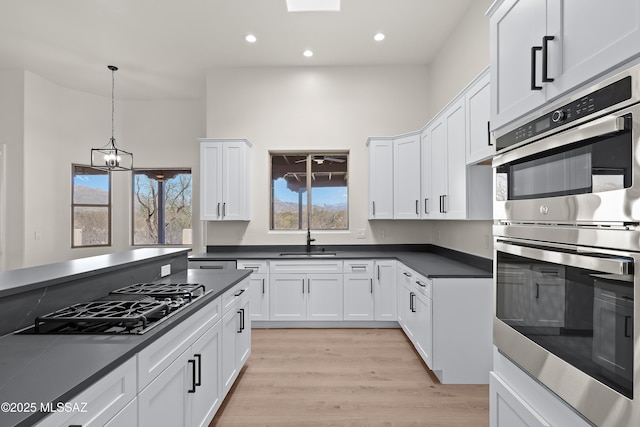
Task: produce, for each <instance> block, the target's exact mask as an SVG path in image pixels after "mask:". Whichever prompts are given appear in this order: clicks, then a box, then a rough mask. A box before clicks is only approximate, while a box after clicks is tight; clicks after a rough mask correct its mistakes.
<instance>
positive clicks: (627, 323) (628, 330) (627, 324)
mask: <svg viewBox="0 0 640 427" xmlns="http://www.w3.org/2000/svg"><path fill="white" fill-rule="evenodd" d="M630 321H633V316H624V336H625V337H627V338H629V337H631V329H632V327H633V326H632V325H633V323H632V322H630Z"/></svg>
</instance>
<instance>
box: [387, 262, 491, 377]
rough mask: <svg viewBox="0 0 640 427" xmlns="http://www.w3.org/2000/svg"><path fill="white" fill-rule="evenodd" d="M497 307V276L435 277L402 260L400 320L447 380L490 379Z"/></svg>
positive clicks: (425, 357) (429, 362) (430, 363)
mask: <svg viewBox="0 0 640 427" xmlns="http://www.w3.org/2000/svg"><path fill="white" fill-rule="evenodd" d="M492 308H493V304H492V279H491V278H433V279H429V278H426V277H423V276H422V275H420V274H418V273H416V272H415V271H413V270H412V269H410V268H409V267H407V266H405V265H404V264H402V263H398V322H399V323H400V326H401V327H402V329H403V330H404V332H405V334H406V335H407V337H408V338H409V339H410V340H411V342H412V344H413V345H414V347H415V348H416V350H417V351H418V354H420V356H421V357H422V359H423V360H424V362H425V363H426V364H427V366H428V367H429V368H430V369H431V370H432V371H433V373H434V374H435V375H436V376H437V377H438V379H439V380H440V382H442V383H443V384H487V383H488V382H489V371H491V367H492V350H491V348H492V337H493V335H492V323H491V318H492V316H491V313H492ZM470 354H473V357H469V355H470Z"/></svg>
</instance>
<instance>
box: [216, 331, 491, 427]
mask: <svg viewBox="0 0 640 427" xmlns="http://www.w3.org/2000/svg"><path fill="white" fill-rule="evenodd" d="M251 345H252V350H251V351H252V354H251V357H250V358H249V360H248V361H247V364H246V365H245V368H244V369H243V370H242V372H241V374H240V377H239V378H238V380H237V381H236V384H235V385H234V387H233V388H232V390H231V391H230V392H229V395H228V396H227V398H226V399H225V401H224V402H223V406H222V408H220V410H219V411H218V413H217V414H216V417H215V418H214V419H213V421H212V422H211V424H210V427H213V426H223V427H224V426H248V427H250V426H265V427H266V426H278V427H282V426H284V427H286V426H296V427H316V426H318V427H330V426H354V427H359V426H380V427H382V426H393V427H395V426H407V427H409V426H424V427H483V426H488V425H489V388H488V386H486V385H443V384H440V383H439V382H438V380H437V378H436V377H435V375H434V374H433V373H432V372H430V371H429V370H428V368H427V367H426V366H425V365H424V363H423V362H422V361H421V360H420V358H419V356H418V355H417V353H416V352H415V351H414V350H413V348H412V347H411V344H410V343H409V342H408V340H407V338H406V337H405V336H404V334H403V332H402V331H401V330H400V329H254V330H252V342H251Z"/></svg>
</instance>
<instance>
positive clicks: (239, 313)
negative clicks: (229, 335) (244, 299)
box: [236, 310, 242, 334]
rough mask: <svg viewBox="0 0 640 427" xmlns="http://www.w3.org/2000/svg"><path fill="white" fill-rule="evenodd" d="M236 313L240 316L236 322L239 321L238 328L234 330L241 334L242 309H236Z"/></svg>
mask: <svg viewBox="0 0 640 427" xmlns="http://www.w3.org/2000/svg"><path fill="white" fill-rule="evenodd" d="M236 314H238V315H239V316H240V321H239V322H238V323H239V325H238V330H237V331H236V332H237V333H239V334H241V333H242V311H240V310H238V311H236Z"/></svg>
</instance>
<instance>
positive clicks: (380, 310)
mask: <svg viewBox="0 0 640 427" xmlns="http://www.w3.org/2000/svg"><path fill="white" fill-rule="evenodd" d="M397 263H398V262H397V261H396V260H394V259H387V260H375V262H374V278H373V297H374V305H375V315H374V317H375V320H378V321H396V320H398V305H397V298H398V288H397V284H396V269H397Z"/></svg>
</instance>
